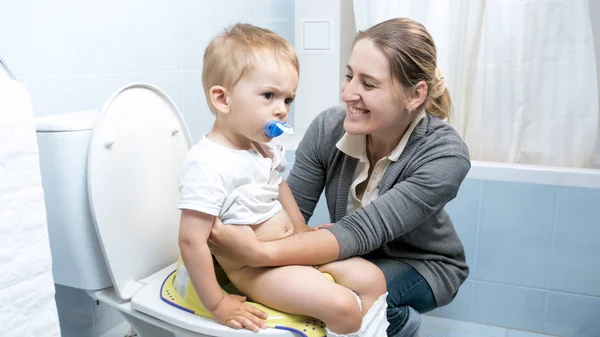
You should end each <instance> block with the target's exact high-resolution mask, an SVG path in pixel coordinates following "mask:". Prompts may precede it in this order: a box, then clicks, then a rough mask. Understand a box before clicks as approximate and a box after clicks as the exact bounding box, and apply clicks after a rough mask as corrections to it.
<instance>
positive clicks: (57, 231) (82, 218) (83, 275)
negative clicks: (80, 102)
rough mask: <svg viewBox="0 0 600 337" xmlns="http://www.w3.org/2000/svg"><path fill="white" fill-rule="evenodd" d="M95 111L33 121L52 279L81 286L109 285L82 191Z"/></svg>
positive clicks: (65, 284)
mask: <svg viewBox="0 0 600 337" xmlns="http://www.w3.org/2000/svg"><path fill="white" fill-rule="evenodd" d="M99 113H100V112H99V111H97V110H87V111H77V112H72V113H66V114H58V115H50V116H46V117H40V118H37V119H36V131H37V140H38V146H39V156H40V169H41V175H42V186H43V188H44V199H45V201H46V214H47V220H48V235H49V238H50V250H51V252H52V273H53V275H54V282H55V283H57V284H61V285H64V286H68V287H73V288H78V289H85V290H96V289H102V288H106V287H110V286H112V281H111V278H110V274H109V272H108V268H107V266H106V262H105V260H104V255H103V254H102V250H101V248H100V242H99V240H98V236H97V234H96V228H95V226H94V222H93V220H92V216H91V212H90V205H89V201H88V190H87V186H88V185H87V164H88V148H89V143H90V137H91V135H92V129H93V128H94V125H95V123H96V120H97V118H98V116H99Z"/></svg>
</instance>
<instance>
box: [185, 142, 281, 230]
mask: <svg viewBox="0 0 600 337" xmlns="http://www.w3.org/2000/svg"><path fill="white" fill-rule="evenodd" d="M257 146H261V148H262V150H263V152H265V153H266V154H267V156H268V158H265V157H263V155H262V154H260V152H258V151H256V150H251V151H250V150H234V149H231V148H228V147H226V146H223V145H221V144H218V143H216V142H214V141H212V140H210V139H208V138H206V136H204V137H202V139H201V140H200V141H199V142H198V143H196V144H195V145H194V146H193V147H192V148H191V149H190V151H189V152H188V154H187V156H186V158H185V160H184V162H183V165H182V168H181V171H180V174H179V209H190V210H194V211H198V212H202V213H206V214H210V215H214V216H218V217H219V218H220V219H221V221H222V222H223V223H224V224H230V225H254V224H259V223H262V222H264V221H266V220H268V219H269V218H271V217H272V216H274V215H275V214H277V213H279V212H281V211H282V210H283V207H282V206H281V203H280V202H279V200H278V199H277V198H278V197H279V184H280V183H281V181H282V178H281V173H282V172H284V171H285V167H286V161H285V150H284V147H283V145H280V144H276V143H273V142H269V143H266V144H259V145H257Z"/></svg>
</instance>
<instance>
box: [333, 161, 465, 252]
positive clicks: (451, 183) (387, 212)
mask: <svg viewBox="0 0 600 337" xmlns="http://www.w3.org/2000/svg"><path fill="white" fill-rule="evenodd" d="M470 165H471V164H470V162H469V160H467V159H466V158H465V157H462V156H457V155H449V156H442V157H438V158H436V159H432V160H431V161H429V162H426V163H424V164H422V165H420V166H419V168H417V169H416V170H415V172H413V173H412V174H411V175H410V176H409V177H408V178H407V179H406V180H404V181H401V182H399V183H396V184H395V185H394V186H393V187H392V188H391V189H390V190H388V191H386V192H385V193H384V194H382V195H381V196H379V197H378V198H377V199H375V200H373V201H372V202H371V203H370V204H369V205H367V206H365V207H364V208H361V209H357V210H356V211H355V212H353V213H351V214H348V215H346V216H344V217H343V218H341V219H340V221H338V222H337V223H336V224H335V225H334V226H331V227H327V228H326V230H327V231H330V232H331V233H332V234H333V235H334V236H335V237H336V239H337V241H338V242H340V257H339V258H340V259H345V258H347V257H350V256H356V255H363V254H366V253H368V252H371V251H373V250H375V249H377V248H379V247H381V246H382V245H384V244H385V243H388V242H390V241H393V240H395V239H396V238H398V237H400V236H402V235H404V234H406V233H407V232H410V231H411V230H413V229H414V228H415V227H417V226H419V225H420V224H422V223H423V222H424V221H425V220H427V219H428V218H429V217H430V216H432V215H433V214H434V213H436V212H438V211H439V210H440V209H441V208H443V207H444V206H445V205H446V203H447V202H448V201H450V200H452V199H453V198H454V197H455V196H456V193H457V192H458V189H459V187H460V185H461V183H462V181H463V179H464V178H465V176H466V175H467V172H468V171H469V168H470Z"/></svg>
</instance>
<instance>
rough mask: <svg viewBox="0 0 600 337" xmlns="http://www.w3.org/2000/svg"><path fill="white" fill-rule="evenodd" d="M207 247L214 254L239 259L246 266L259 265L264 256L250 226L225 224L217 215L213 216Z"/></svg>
mask: <svg viewBox="0 0 600 337" xmlns="http://www.w3.org/2000/svg"><path fill="white" fill-rule="evenodd" d="M208 247H209V248H210V251H211V252H212V253H213V254H214V255H217V256H223V257H225V258H227V259H230V260H235V261H239V262H240V263H243V264H244V265H247V266H253V267H256V266H259V265H260V263H261V261H262V259H263V258H264V254H263V253H262V248H263V247H262V245H261V243H260V241H258V239H257V238H256V234H255V233H254V231H253V230H252V228H251V227H250V226H226V225H224V224H223V223H222V222H221V220H220V219H219V217H215V222H214V224H213V226H212V230H211V231H210V236H209V238H208Z"/></svg>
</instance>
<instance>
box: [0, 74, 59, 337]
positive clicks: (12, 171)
mask: <svg viewBox="0 0 600 337" xmlns="http://www.w3.org/2000/svg"><path fill="white" fill-rule="evenodd" d="M0 336H2V337H13V336H14V337H26V336H32V337H33V336H36V337H37V336H44V337H45V336H60V328H59V323H58V314H57V310H56V303H55V302H54V280H53V278H52V258H51V255H50V243H49V241H48V228H47V223H46V208H45V205H44V193H43V190H42V180H41V175H40V166H39V160H38V147H37V142H36V133H35V124H34V119H33V112H32V107H31V100H30V99H29V95H28V94H27V92H26V90H25V88H24V87H23V86H22V85H21V84H20V83H18V82H16V81H14V80H11V79H8V78H6V77H4V76H0Z"/></svg>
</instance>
